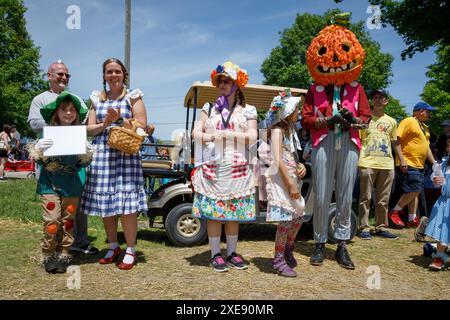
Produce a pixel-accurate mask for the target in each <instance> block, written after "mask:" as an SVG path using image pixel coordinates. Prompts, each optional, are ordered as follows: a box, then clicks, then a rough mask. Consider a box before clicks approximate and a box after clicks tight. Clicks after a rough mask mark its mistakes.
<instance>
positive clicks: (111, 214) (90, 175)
mask: <svg viewBox="0 0 450 320" xmlns="http://www.w3.org/2000/svg"><path fill="white" fill-rule="evenodd" d="M127 82H128V71H127V69H126V68H125V66H124V65H123V63H122V62H121V61H120V60H118V59H115V58H111V59H108V60H106V61H105V62H104V63H103V91H101V92H99V91H94V92H93V93H92V94H91V97H90V98H91V101H92V107H91V110H90V111H89V118H88V126H87V130H88V133H89V134H90V135H93V136H94V140H93V145H94V146H95V152H94V156H93V159H92V163H91V166H90V167H89V168H88V170H87V172H86V173H87V177H86V188H85V190H84V192H83V196H82V201H81V210H82V212H84V213H85V214H88V215H96V216H101V217H102V218H103V224H104V226H105V230H106V234H107V237H108V243H109V249H108V252H107V253H106V256H105V257H103V258H101V259H100V260H99V263H100V264H109V263H113V262H114V261H115V260H116V259H117V258H118V257H119V255H120V254H121V252H122V250H121V249H120V247H119V244H118V242H117V223H118V217H119V216H120V219H121V222H122V227H123V231H124V234H125V239H126V242H127V247H128V248H127V250H126V252H125V256H124V259H123V261H122V263H120V264H119V269H122V270H129V269H131V268H133V266H134V264H135V263H136V253H135V249H134V245H135V242H136V234H137V214H138V213H139V212H146V211H147V203H146V195H145V190H144V177H143V173H142V166H141V158H140V155H139V154H137V155H129V154H126V153H124V152H121V151H118V150H115V149H112V148H110V147H109V146H108V144H107V141H108V134H109V131H110V129H111V128H112V127H115V126H123V127H125V128H131V127H132V126H131V123H130V121H129V120H128V119H130V118H134V119H136V120H137V121H138V127H141V128H144V126H145V124H146V123H147V115H146V111H145V106H144V102H143V101H142V97H143V94H142V92H141V91H140V90H139V89H136V90H127V87H126V85H127ZM107 85H108V87H109V90H107Z"/></svg>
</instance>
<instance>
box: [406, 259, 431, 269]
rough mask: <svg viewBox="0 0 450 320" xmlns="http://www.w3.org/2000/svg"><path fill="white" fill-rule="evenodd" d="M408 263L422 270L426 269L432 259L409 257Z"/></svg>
mask: <svg viewBox="0 0 450 320" xmlns="http://www.w3.org/2000/svg"><path fill="white" fill-rule="evenodd" d="M409 258H410V260H408V262H409V263H413V264H415V265H416V266H418V267H422V268H424V269H428V265H429V264H430V263H431V261H432V259H431V258H430V257H425V256H409Z"/></svg>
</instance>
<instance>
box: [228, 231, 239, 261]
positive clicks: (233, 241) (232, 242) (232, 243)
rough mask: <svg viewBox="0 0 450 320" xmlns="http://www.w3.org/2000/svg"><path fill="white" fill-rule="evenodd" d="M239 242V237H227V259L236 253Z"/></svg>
mask: <svg viewBox="0 0 450 320" xmlns="http://www.w3.org/2000/svg"><path fill="white" fill-rule="evenodd" d="M237 241H238V235H235V236H228V235H227V257H229V256H230V255H231V254H232V253H233V252H236V246H237Z"/></svg>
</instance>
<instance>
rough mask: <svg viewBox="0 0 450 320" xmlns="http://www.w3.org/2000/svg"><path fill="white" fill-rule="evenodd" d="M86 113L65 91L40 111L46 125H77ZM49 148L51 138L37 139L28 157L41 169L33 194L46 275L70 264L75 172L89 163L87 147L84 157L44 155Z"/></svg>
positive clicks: (78, 185)
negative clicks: (37, 198) (38, 199)
mask: <svg viewBox="0 0 450 320" xmlns="http://www.w3.org/2000/svg"><path fill="white" fill-rule="evenodd" d="M87 112H88V110H87V109H86V108H85V107H83V106H82V105H81V103H80V100H79V99H78V98H77V97H76V96H74V95H72V94H71V93H69V92H68V91H64V92H62V93H61V94H60V95H59V96H58V98H57V99H56V101H54V102H52V103H50V104H48V105H46V106H45V107H43V108H42V109H41V114H42V116H43V118H44V120H45V122H46V123H49V124H50V126H71V125H79V124H80V123H81V122H82V121H83V119H84V118H85V117H86V115H87ZM52 145H53V140H51V139H45V138H43V139H39V140H38V141H37V143H36V144H34V145H32V146H31V147H30V155H31V157H32V158H33V159H34V160H35V161H36V162H37V163H39V164H40V165H41V166H42V171H41V174H40V176H39V180H38V185H37V190H36V193H37V194H39V195H40V196H41V207H42V210H43V212H42V216H43V219H44V224H43V225H44V228H43V233H44V236H43V238H42V241H41V248H42V254H43V265H44V268H45V271H47V272H49V273H65V272H66V269H67V267H68V266H69V264H70V261H71V256H70V254H69V247H70V246H71V245H72V243H73V241H74V238H73V235H72V232H73V230H72V228H73V218H74V215H75V213H76V212H77V206H78V203H79V199H80V196H81V193H82V191H83V187H84V181H82V179H81V178H80V176H79V171H80V170H81V169H82V168H83V167H84V166H86V165H87V164H88V163H89V160H90V157H91V156H92V149H91V148H90V147H89V146H87V149H88V150H87V151H88V152H87V154H86V155H70V156H51V157H47V156H44V151H45V150H47V149H49V148H50V147H51V146H52Z"/></svg>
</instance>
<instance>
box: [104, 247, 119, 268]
mask: <svg viewBox="0 0 450 320" xmlns="http://www.w3.org/2000/svg"><path fill="white" fill-rule="evenodd" d="M110 251H112V252H113V255H112V256H111V257H109V258H101V259H99V260H98V263H100V264H110V263H113V262H114V261H115V260H116V259H117V257H119V256H120V254H121V253H122V249H120V247H117V248H115V249H114V250H113V249H108V252H110Z"/></svg>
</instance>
